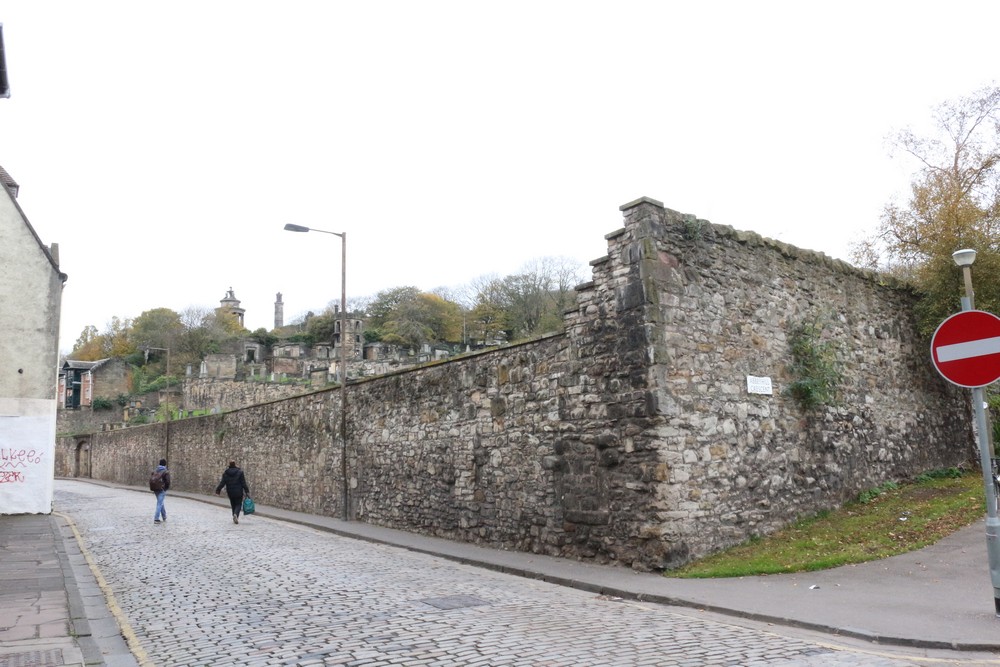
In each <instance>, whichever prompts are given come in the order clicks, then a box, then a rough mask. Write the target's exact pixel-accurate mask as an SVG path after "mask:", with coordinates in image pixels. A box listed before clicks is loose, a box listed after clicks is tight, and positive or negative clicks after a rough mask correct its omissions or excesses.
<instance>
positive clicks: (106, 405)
mask: <svg viewBox="0 0 1000 667" xmlns="http://www.w3.org/2000/svg"><path fill="white" fill-rule="evenodd" d="M90 406H91V407H92V408H93V409H94V410H110V409H111V408H113V407H115V404H114V403H113V402H112V401H111V399H110V398H104V397H103V396H95V397H94V400H93V401H91V403H90Z"/></svg>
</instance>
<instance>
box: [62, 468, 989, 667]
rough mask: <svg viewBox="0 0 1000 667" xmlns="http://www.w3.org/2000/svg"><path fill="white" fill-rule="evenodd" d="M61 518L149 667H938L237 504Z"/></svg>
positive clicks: (109, 496) (110, 499) (123, 497)
mask: <svg viewBox="0 0 1000 667" xmlns="http://www.w3.org/2000/svg"><path fill="white" fill-rule="evenodd" d="M55 504H56V510H57V511H59V512H62V513H65V514H67V515H69V516H70V517H71V518H72V519H73V521H74V522H75V524H76V526H77V527H78V529H79V531H80V533H81V534H82V536H83V540H84V542H85V547H86V549H87V551H89V553H90V555H91V557H92V558H93V559H94V561H95V562H96V564H97V566H98V568H99V570H100V572H101V573H102V575H103V577H104V578H105V580H106V582H107V584H108V586H110V588H111V590H112V591H113V594H114V598H115V600H116V601H117V603H118V605H119V606H120V608H121V610H122V614H123V616H124V618H125V620H126V621H127V624H128V626H129V627H130V629H131V631H132V632H134V633H135V635H136V637H137V638H138V640H139V642H140V643H141V646H142V650H143V651H144V652H145V653H146V654H147V656H148V660H146V661H145V664H154V665H158V666H163V667H170V666H178V667H179V666H187V665H357V666H361V665H364V666H372V667H375V666H383V665H426V666H428V667H457V666H465V665H469V666H471V665H511V666H515V665H517V666H529V665H530V666H536V665H538V666H540V665H545V666H550V667H562V666H565V667H578V666H585V665H664V666H669V665H678V666H679V665H684V666H691V667H694V666H698V665H866V666H876V667H890V666H897V665H900V666H901V665H917V664H928V663H927V662H925V661H923V660H922V659H921V658H919V657H892V656H891V655H889V654H888V653H887V652H886V651H885V650H884V649H883V648H882V647H873V648H870V649H865V648H858V647H846V646H843V645H842V644H840V643H837V642H835V641H834V640H832V639H831V640H830V641H821V640H819V639H813V638H802V637H795V636H784V635H782V634H780V629H773V631H772V629H765V628H764V626H760V627H759V628H754V627H748V626H747V625H746V624H737V623H735V622H734V623H729V622H726V621H725V620H724V619H720V618H719V617H716V616H711V617H709V616H699V613H698V612H697V611H696V610H688V609H677V608H669V607H663V606H658V605H653V604H644V603H638V602H633V601H625V600H619V599H614V598H607V597H603V596H599V595H595V594H593V593H587V592H584V591H579V590H575V589H572V588H566V587H560V586H556V585H552V584H548V583H544V582H539V581H535V580H531V579H525V578H521V577H515V576H511V575H505V574H501V573H497V572H493V571H488V570H482V569H477V568H473V567H470V566H465V565H461V564H456V563H454V562H451V561H448V560H444V559H440V558H436V557H433V556H429V555H424V554H419V553H414V552H410V551H406V550H403V549H399V548H396V547H390V546H383V545H378V544H372V543H368V542H363V541H356V540H352V539H347V538H343V537H339V536H335V535H331V534H328V533H324V532H321V531H318V530H315V529H312V528H308V527H303V526H299V525H295V524H290V523H285V522H281V521H276V520H272V519H267V518H263V517H259V516H250V517H244V518H241V520H240V523H239V525H234V524H233V523H232V521H231V516H230V513H229V510H228V506H225V507H223V506H221V505H220V506H213V505H209V504H206V503H202V502H197V501H194V500H189V499H183V498H176V497H170V495H169V494H168V497H167V501H166V508H167V513H168V517H169V518H168V521H167V522H166V523H164V524H159V525H157V524H154V523H153V510H154V504H155V503H154V498H153V496H152V494H148V495H147V494H142V493H136V492H134V491H128V490H121V489H113V488H108V487H103V486H95V485H90V484H86V483H79V482H64V481H61V482H60V483H59V484H58V485H57V490H56V503H55ZM787 634H788V633H786V635H787ZM141 658H142V656H140V663H142V662H143V660H142V659H141ZM934 664H938V665H940V664H949V661H942V660H937V661H935V662H934ZM950 664H956V663H954V662H951V663H950ZM966 664H972V663H966Z"/></svg>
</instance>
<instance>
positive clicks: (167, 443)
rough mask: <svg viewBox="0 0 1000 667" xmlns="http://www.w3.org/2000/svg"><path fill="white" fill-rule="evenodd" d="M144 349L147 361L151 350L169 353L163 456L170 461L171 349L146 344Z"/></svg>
mask: <svg viewBox="0 0 1000 667" xmlns="http://www.w3.org/2000/svg"><path fill="white" fill-rule="evenodd" d="M142 349H143V351H144V352H145V353H146V361H149V351H150V350H159V351H160V352H166V353H167V373H166V376H167V420H166V425H165V426H164V429H163V431H164V435H163V438H164V443H163V458H165V459H166V460H167V461H168V462H169V461H170V349H169V348H166V347H150V346H148V345H147V346H145V347H143V348H142Z"/></svg>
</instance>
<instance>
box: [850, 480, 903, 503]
mask: <svg viewBox="0 0 1000 667" xmlns="http://www.w3.org/2000/svg"><path fill="white" fill-rule="evenodd" d="M898 488H899V484H896V483H895V482H886V483H884V484H880V485H879V486H876V487H875V488H874V489H869V490H868V491H864V492H862V493H861V494H860V495H858V502H859V503H861V504H862V505H867V504H868V503H870V502H871V501H873V500H875V499H876V498H878V497H879V496H881V495H882V494H883V493H885V492H886V491H895V490H896V489H898Z"/></svg>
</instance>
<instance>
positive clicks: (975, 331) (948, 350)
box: [931, 310, 1000, 387]
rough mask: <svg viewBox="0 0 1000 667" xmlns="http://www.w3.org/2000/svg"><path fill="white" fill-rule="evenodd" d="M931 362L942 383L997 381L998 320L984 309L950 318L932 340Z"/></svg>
mask: <svg viewBox="0 0 1000 667" xmlns="http://www.w3.org/2000/svg"><path fill="white" fill-rule="evenodd" d="M931 360H932V361H933V362H934V367H935V368H937V370H938V373H940V374H941V375H942V376H944V379H945V380H948V382H951V383H953V384H957V385H958V386H960V387H985V386H986V385H988V384H991V383H993V382H996V381H997V380H1000V317H997V316H996V315H994V314H993V313H987V312H986V311H983V310H966V311H963V312H961V313H956V314H954V315H952V316H951V317H949V318H948V319H946V320H945V321H944V322H942V323H941V325H940V326H938V328H937V331H935V332H934V337H933V338H931Z"/></svg>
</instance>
